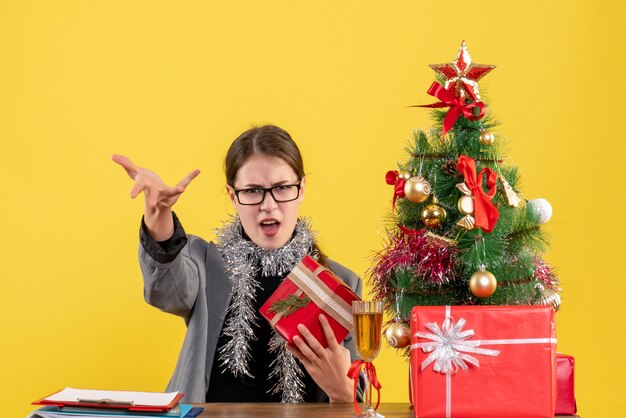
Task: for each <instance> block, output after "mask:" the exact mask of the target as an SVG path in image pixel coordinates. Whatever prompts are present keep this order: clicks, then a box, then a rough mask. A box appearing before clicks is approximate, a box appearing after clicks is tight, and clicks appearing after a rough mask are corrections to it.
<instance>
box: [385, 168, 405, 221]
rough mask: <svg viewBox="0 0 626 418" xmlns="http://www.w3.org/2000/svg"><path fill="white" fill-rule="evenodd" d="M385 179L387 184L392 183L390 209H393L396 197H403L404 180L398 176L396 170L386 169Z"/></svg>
mask: <svg viewBox="0 0 626 418" xmlns="http://www.w3.org/2000/svg"><path fill="white" fill-rule="evenodd" d="M385 181H386V182H387V184H389V185H393V203H392V207H391V210H392V211H393V210H395V208H396V199H397V198H399V197H404V184H405V183H406V180H405V179H403V178H402V177H400V174H398V172H397V171H396V170H392V171H387V174H386V175H385Z"/></svg>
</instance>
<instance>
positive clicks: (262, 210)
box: [228, 154, 304, 249]
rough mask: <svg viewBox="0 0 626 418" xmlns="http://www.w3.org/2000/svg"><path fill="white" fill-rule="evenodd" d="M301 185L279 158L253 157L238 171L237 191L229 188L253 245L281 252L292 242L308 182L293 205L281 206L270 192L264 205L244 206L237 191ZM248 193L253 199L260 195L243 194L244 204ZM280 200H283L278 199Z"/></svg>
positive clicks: (256, 192) (260, 155)
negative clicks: (238, 198)
mask: <svg viewBox="0 0 626 418" xmlns="http://www.w3.org/2000/svg"><path fill="white" fill-rule="evenodd" d="M297 183H298V176H297V175H296V173H295V172H294V171H293V169H292V168H291V167H290V166H289V165H288V164H287V163H286V162H285V161H284V160H283V159H281V158H278V157H270V156H267V155H262V154H257V155H253V156H252V157H250V159H248V161H246V162H245V163H244V164H243V165H242V166H241V168H240V169H239V171H237V177H236V178H235V182H234V190H233V188H232V187H228V195H229V197H230V200H231V202H232V204H233V206H234V208H235V209H236V210H237V212H238V213H239V218H240V219H241V223H242V225H243V229H244V230H245V231H246V234H248V236H249V237H250V239H252V242H254V243H255V244H256V245H258V246H259V247H261V248H266V249H276V248H280V247H282V246H283V245H285V244H286V243H287V242H288V241H289V239H290V238H291V234H292V233H293V230H294V228H295V227H296V222H297V220H298V209H299V207H300V204H301V203H302V201H303V199H304V179H302V183H301V186H300V194H299V196H298V198H297V199H296V200H292V201H290V202H277V201H276V200H274V198H273V197H272V195H271V194H270V193H269V191H268V192H266V193H265V198H264V199H263V201H262V202H261V203H259V204H256V205H242V204H241V203H239V201H238V200H237V197H236V196H235V190H242V189H260V188H270V187H275V186H284V185H293V184H297ZM245 193H249V196H250V195H254V194H257V195H258V191H254V190H251V191H250V192H240V193H239V196H240V199H241V200H242V201H244V199H245V197H244V194H245ZM279 193H280V192H278V191H277V192H276V193H275V194H276V195H279ZM278 199H281V198H280V197H278Z"/></svg>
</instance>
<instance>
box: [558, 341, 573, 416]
mask: <svg viewBox="0 0 626 418" xmlns="http://www.w3.org/2000/svg"><path fill="white" fill-rule="evenodd" d="M556 414H557V415H574V414H576V398H575V397H574V357H572V356H568V355H567V354H561V353H557V355H556Z"/></svg>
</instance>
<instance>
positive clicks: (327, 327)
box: [318, 314, 339, 350]
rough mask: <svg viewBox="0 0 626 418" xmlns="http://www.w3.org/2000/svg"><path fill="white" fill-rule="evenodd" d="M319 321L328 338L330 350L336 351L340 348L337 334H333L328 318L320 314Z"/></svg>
mask: <svg viewBox="0 0 626 418" xmlns="http://www.w3.org/2000/svg"><path fill="white" fill-rule="evenodd" d="M318 320H319V321H320V325H321V326H322V331H324V337H326V342H327V343H328V348H329V349H330V350H336V349H337V347H339V343H338V342H337V338H336V337H335V333H334V332H333V329H332V327H331V326H330V323H329V322H328V318H326V316H325V315H324V314H320V315H319V317H318Z"/></svg>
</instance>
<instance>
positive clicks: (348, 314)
mask: <svg viewBox="0 0 626 418" xmlns="http://www.w3.org/2000/svg"><path fill="white" fill-rule="evenodd" d="M322 271H328V272H329V273H331V274H332V272H331V271H330V270H328V269H327V268H325V267H323V266H319V267H318V268H317V269H316V270H315V271H311V270H309V269H308V268H306V266H305V265H304V264H302V263H298V265H297V266H296V267H295V268H294V269H293V270H292V271H291V272H290V273H289V275H288V276H287V278H288V279H289V280H291V281H292V282H293V283H294V284H295V285H296V286H298V291H297V292H296V296H297V297H300V296H301V295H302V294H305V295H306V297H308V298H309V299H311V301H313V303H315V304H316V305H317V306H318V307H319V308H320V309H321V310H322V311H324V312H325V313H327V314H328V315H330V317H331V318H333V319H334V320H335V321H337V322H338V323H339V324H340V325H341V326H342V327H344V328H345V329H347V330H351V329H352V307H351V306H350V305H349V304H348V302H346V301H345V300H343V299H341V298H340V297H339V296H338V295H337V294H336V293H335V292H334V291H333V290H332V289H331V288H330V287H328V285H327V284H326V283H324V281H323V280H322V279H320V278H319V277H318V275H319V274H320V273H321V272H322ZM283 316H284V315H282V314H280V313H279V314H277V315H276V316H274V317H273V318H272V320H271V321H270V325H271V326H272V328H274V326H275V325H276V323H278V321H280V319H281V318H282V317H283Z"/></svg>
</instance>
